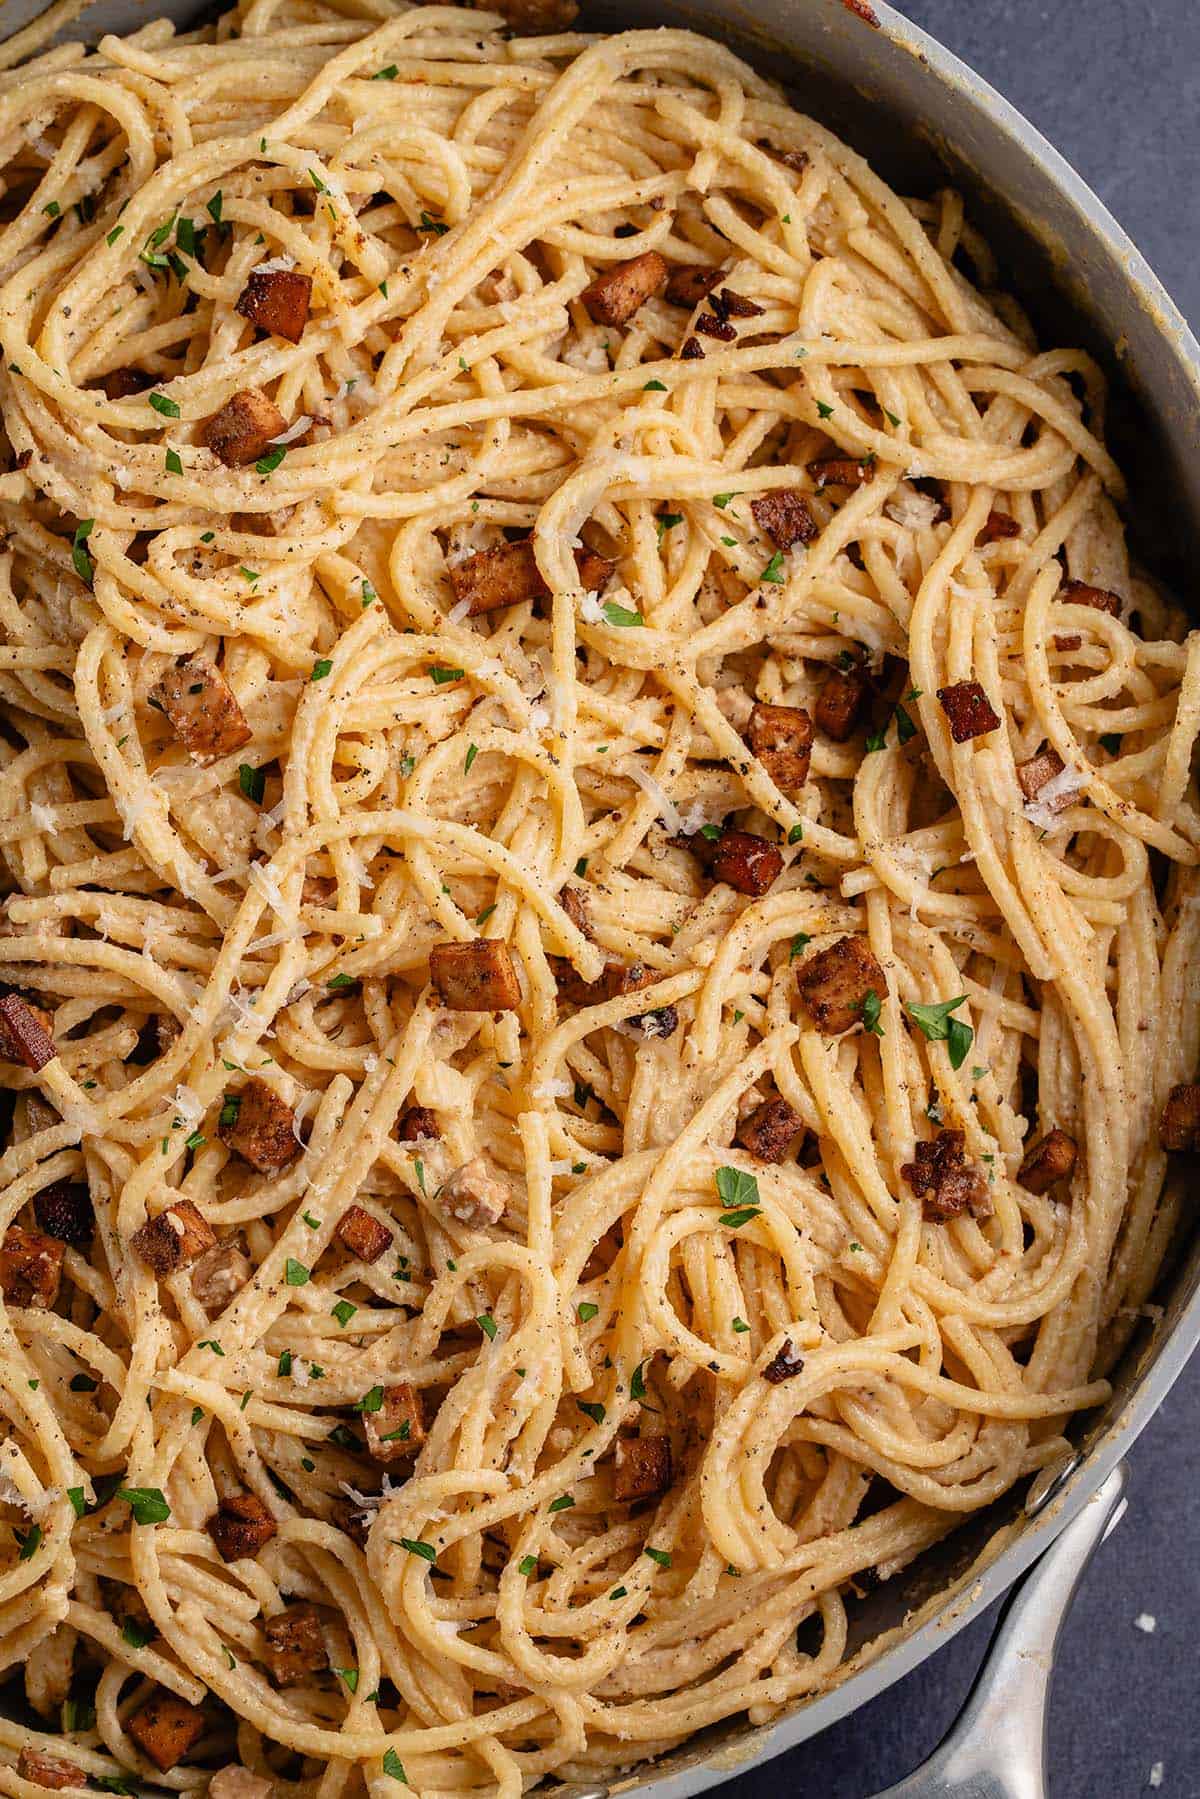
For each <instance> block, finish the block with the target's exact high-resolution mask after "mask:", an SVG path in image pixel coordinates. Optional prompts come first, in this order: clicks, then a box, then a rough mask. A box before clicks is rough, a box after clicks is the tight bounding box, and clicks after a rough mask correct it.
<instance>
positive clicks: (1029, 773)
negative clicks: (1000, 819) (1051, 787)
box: [1017, 750, 1070, 806]
mask: <svg viewBox="0 0 1200 1799" xmlns="http://www.w3.org/2000/svg"><path fill="white" fill-rule="evenodd" d="M1062 771H1063V761H1062V757H1061V756H1060V755H1059V753H1058V751H1057V750H1042V751H1040V753H1039V754H1038V755H1036V756H1030V758H1029V760H1028V761H1027V762H1018V763H1017V781H1018V782H1019V784H1020V788H1021V792H1022V793H1023V794H1024V795H1025V798H1026V799H1027V800H1036V799H1037V796H1038V794H1039V793H1040V792H1041V791H1042V788H1043V787H1044V786H1045V785H1046V783H1047V781H1053V780H1054V779H1055V777H1056V776H1057V775H1061V773H1062ZM1069 798H1070V796H1069V795H1068V794H1064V795H1063V797H1062V801H1061V804H1062V805H1064V806H1065V805H1067V804H1068V802H1069Z"/></svg>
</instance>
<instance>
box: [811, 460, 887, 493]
mask: <svg viewBox="0 0 1200 1799" xmlns="http://www.w3.org/2000/svg"><path fill="white" fill-rule="evenodd" d="M808 472H809V474H810V475H811V476H812V478H813V480H814V481H815V483H816V485H817V489H818V491H819V490H820V489H821V488H823V487H861V486H862V484H863V482H864V481H869V480H870V479H871V476H872V475H873V474H874V472H875V465H874V463H872V462H871V461H869V460H868V459H867V458H866V457H854V456H822V457H821V458H820V459H819V460H818V461H817V462H810V463H809V465H808Z"/></svg>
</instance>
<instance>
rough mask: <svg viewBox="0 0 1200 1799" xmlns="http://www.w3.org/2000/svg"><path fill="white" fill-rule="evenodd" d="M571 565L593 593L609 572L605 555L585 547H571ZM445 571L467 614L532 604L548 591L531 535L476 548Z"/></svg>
mask: <svg viewBox="0 0 1200 1799" xmlns="http://www.w3.org/2000/svg"><path fill="white" fill-rule="evenodd" d="M575 567H576V569H577V570H578V573H579V581H580V585H581V586H582V587H586V588H587V589H588V590H589V591H590V592H593V593H598V592H599V591H600V589H601V588H602V587H603V586H604V585H605V583H606V582H607V581H608V579H609V577H610V575H611V574H612V572H613V564H612V563H611V562H610V561H609V560H608V558H607V557H605V556H600V555H598V554H597V552H596V551H595V550H589V549H587V548H580V549H578V550H576V551H575ZM449 574H450V585H451V587H452V588H453V589H454V598H455V600H456V601H457V602H458V603H460V604H461V602H462V601H463V600H466V601H467V602H468V604H469V607H470V611H469V613H468V617H470V618H478V617H479V616H480V615H481V614H482V613H485V612H498V611H499V610H500V609H501V608H502V607H505V606H517V605H520V604H521V603H522V602H526V603H528V604H530V605H532V604H533V603H534V602H535V601H537V600H541V599H544V598H545V597H546V595H547V594H548V593H549V591H550V590H549V588H548V587H547V586H546V583H545V582H544V581H543V580H542V576H541V571H540V570H539V568H538V565H537V559H536V557H535V556H534V553H533V539H532V538H531V537H522V538H520V539H519V540H518V541H517V542H516V543H502V544H497V546H496V548H495V549H494V550H479V551H478V552H477V553H476V554H475V555H474V556H468V557H466V558H465V560H464V561H462V562H457V563H455V564H453V566H452V567H451V568H450V570H449Z"/></svg>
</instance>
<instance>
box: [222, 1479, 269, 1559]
mask: <svg viewBox="0 0 1200 1799" xmlns="http://www.w3.org/2000/svg"><path fill="white" fill-rule="evenodd" d="M207 1528H208V1534H209V1536H210V1537H211V1538H212V1540H213V1542H214V1543H215V1544H216V1546H217V1551H218V1553H219V1554H220V1557H221V1560H222V1561H225V1562H240V1561H241V1560H242V1558H243V1557H244V1556H246V1557H253V1556H256V1555H257V1554H258V1552H259V1550H260V1549H261V1548H263V1546H264V1544H267V1543H269V1542H270V1541H271V1538H272V1537H273V1536H274V1535H275V1530H276V1525H275V1520H274V1518H272V1516H271V1514H270V1512H269V1511H268V1510H267V1508H266V1506H265V1505H264V1504H263V1502H262V1500H261V1499H259V1497H258V1495H257V1494H255V1493H231V1494H230V1495H229V1497H228V1498H227V1499H222V1501H221V1503H220V1505H219V1506H218V1507H217V1510H216V1511H215V1512H214V1513H213V1515H212V1517H211V1518H210V1519H209V1521H208V1527H207Z"/></svg>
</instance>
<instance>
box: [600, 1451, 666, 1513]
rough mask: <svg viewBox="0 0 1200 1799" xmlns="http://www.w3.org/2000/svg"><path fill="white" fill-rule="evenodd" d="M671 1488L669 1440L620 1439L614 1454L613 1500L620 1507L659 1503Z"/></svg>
mask: <svg viewBox="0 0 1200 1799" xmlns="http://www.w3.org/2000/svg"><path fill="white" fill-rule="evenodd" d="M670 1485H671V1445H670V1443H669V1442H668V1441H667V1439H666V1437H618V1438H617V1441H616V1446H615V1448H614V1450H613V1497H614V1498H615V1499H616V1501H617V1503H618V1505H632V1504H634V1502H635V1501H637V1500H639V1499H657V1498H658V1497H659V1495H660V1494H661V1493H665V1492H666V1491H667V1490H668V1488H669V1487H670Z"/></svg>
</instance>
